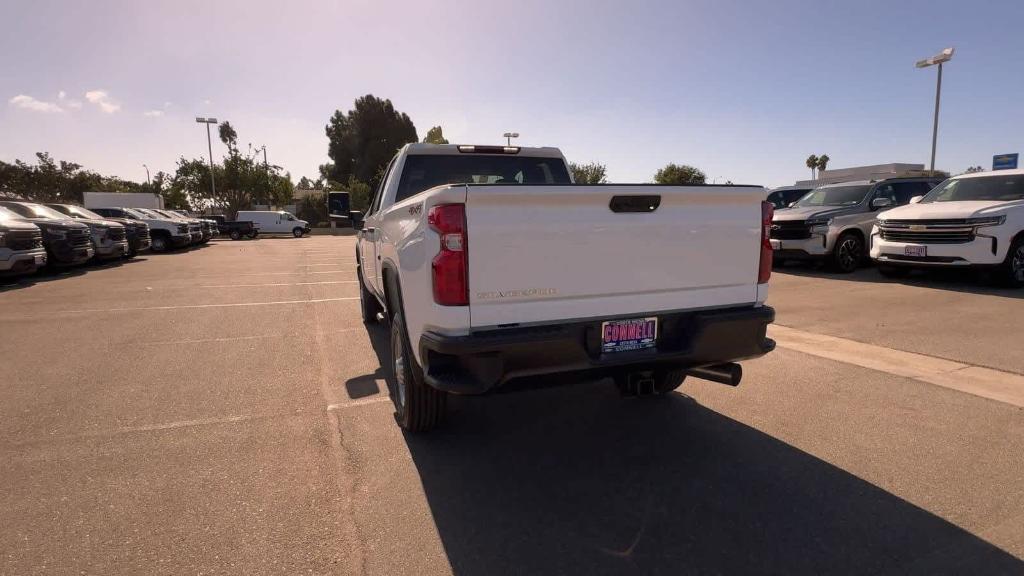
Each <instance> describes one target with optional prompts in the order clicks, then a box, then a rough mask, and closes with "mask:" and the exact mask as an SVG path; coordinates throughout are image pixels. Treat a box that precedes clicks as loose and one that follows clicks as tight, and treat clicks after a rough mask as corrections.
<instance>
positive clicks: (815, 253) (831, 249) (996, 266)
mask: <svg viewBox="0 0 1024 576" xmlns="http://www.w3.org/2000/svg"><path fill="white" fill-rule="evenodd" d="M795 189H796V188H795V187H787V188H786V189H776V190H773V191H772V192H771V194H770V195H769V201H771V202H784V201H785V200H786V199H787V198H785V193H787V192H789V191H790V190H795ZM777 193H778V194H777ZM773 195H775V196H774V197H773ZM785 206H786V207H783V208H779V209H778V210H776V211H775V215H774V217H773V219H772V227H771V231H770V236H771V240H770V242H771V245H772V250H773V256H774V262H775V264H776V265H781V264H784V263H785V262H786V261H788V260H818V261H825V262H827V263H828V264H830V265H831V267H832V268H833V269H835V270H837V271H839V272H853V271H854V270H856V269H857V268H858V267H859V266H861V265H862V264H865V263H866V262H868V261H869V259H870V260H874V262H875V263H876V264H878V269H879V271H880V272H881V273H882V274H884V275H886V276H902V275H905V274H907V273H908V272H909V271H910V270H912V269H914V268H922V269H936V268H946V269H949V268H974V269H983V270H987V271H990V272H994V273H995V275H996V276H997V277H998V278H999V279H1000V280H1002V281H1004V282H1005V283H1007V284H1009V285H1012V286H1017V287H1021V286H1024V170H1000V171H997V172H982V173H974V174H963V175H960V176H954V177H952V178H949V179H946V180H944V181H939V180H937V179H933V178H889V179H885V180H879V181H870V182H844V183H841V184H829V185H825V186H820V187H818V188H814V189H813V190H809V191H805V192H804V193H803V194H802V195H801V196H800V198H799V199H798V200H796V201H794V202H792V203H790V204H786V205H785Z"/></svg>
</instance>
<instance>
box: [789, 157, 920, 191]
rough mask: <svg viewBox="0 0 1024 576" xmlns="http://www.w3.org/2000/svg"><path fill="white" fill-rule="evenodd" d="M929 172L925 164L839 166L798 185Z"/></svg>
mask: <svg viewBox="0 0 1024 576" xmlns="http://www.w3.org/2000/svg"><path fill="white" fill-rule="evenodd" d="M928 174H929V173H928V171H927V170H925V169H924V164H903V163H899V162H896V163H893V164H875V165H872V166H853V167H851V168H837V169H835V170H822V171H821V172H819V173H818V178H817V180H801V181H799V182H797V183H796V185H797V186H822V185H825V184H837V183H839V182H853V181H856V180H883V179H885V178H896V177H900V176H903V177H906V176H927V175H928Z"/></svg>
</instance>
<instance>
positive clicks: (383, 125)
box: [321, 94, 418, 184]
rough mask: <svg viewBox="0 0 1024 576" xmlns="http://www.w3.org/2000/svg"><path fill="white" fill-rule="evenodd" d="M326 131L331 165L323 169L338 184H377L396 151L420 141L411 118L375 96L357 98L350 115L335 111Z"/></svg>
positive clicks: (388, 102)
mask: <svg viewBox="0 0 1024 576" xmlns="http://www.w3.org/2000/svg"><path fill="white" fill-rule="evenodd" d="M325 130H326V132H327V139H328V141H329V143H328V145H327V155H328V156H329V157H330V158H331V163H330V164H325V165H323V166H321V173H322V174H323V175H325V176H327V177H328V178H329V179H331V180H334V181H336V182H348V181H349V178H350V177H353V176H354V177H355V178H356V180H358V181H360V182H368V183H370V184H374V183H375V178H376V176H377V174H378V173H379V171H380V169H381V167H382V166H385V165H387V163H388V161H389V160H391V157H392V156H394V154H395V152H396V151H397V150H398V149H399V148H401V147H402V146H403V145H405V144H408V143H410V142H416V141H417V140H418V138H417V136H416V126H414V125H413V123H412V120H411V119H409V116H408V115H406V114H404V113H400V112H398V111H397V110H395V107H394V105H392V104H391V101H390V100H382V99H380V98H377V97H376V96H374V95H372V94H367V95H366V96H363V97H361V98H358V99H356V101H355V106H354V107H353V108H352V110H349V111H348V112H347V113H343V112H342V111H340V110H337V111H335V112H334V115H333V116H331V119H330V122H328V124H327V126H326V127H325ZM325 169H326V173H325V172H324V170H325Z"/></svg>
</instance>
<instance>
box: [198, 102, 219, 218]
mask: <svg viewBox="0 0 1024 576" xmlns="http://www.w3.org/2000/svg"><path fill="white" fill-rule="evenodd" d="M196 122H198V123H200V124H206V148H207V149H208V150H209V151H210V194H211V196H212V197H214V198H216V197H217V185H216V184H215V183H214V181H213V141H212V140H211V139H210V124H216V123H217V119H216V118H200V117H196Z"/></svg>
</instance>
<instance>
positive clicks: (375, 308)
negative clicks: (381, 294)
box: [356, 266, 381, 324]
mask: <svg viewBox="0 0 1024 576" xmlns="http://www.w3.org/2000/svg"><path fill="white" fill-rule="evenodd" d="M356 280H357V281H358V282H359V304H360V306H359V307H360V309H361V310H362V312H363V324H376V323H377V313H378V312H380V311H381V309H380V304H378V303H377V299H376V298H375V297H374V296H373V294H371V293H370V291H369V290H367V289H366V284H364V283H363V271H362V267H361V266H360V267H357V268H356Z"/></svg>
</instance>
